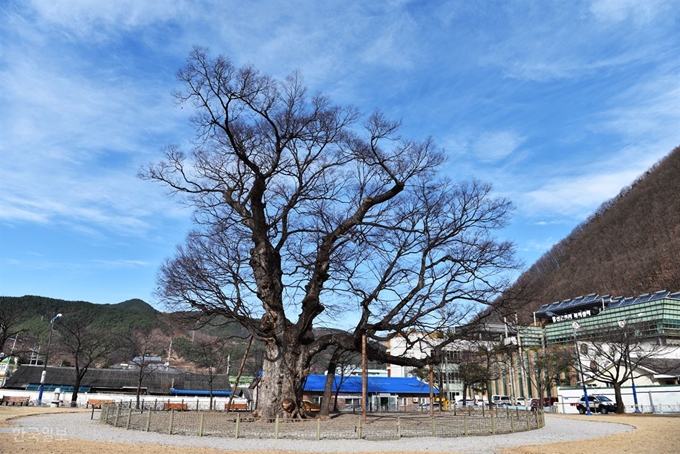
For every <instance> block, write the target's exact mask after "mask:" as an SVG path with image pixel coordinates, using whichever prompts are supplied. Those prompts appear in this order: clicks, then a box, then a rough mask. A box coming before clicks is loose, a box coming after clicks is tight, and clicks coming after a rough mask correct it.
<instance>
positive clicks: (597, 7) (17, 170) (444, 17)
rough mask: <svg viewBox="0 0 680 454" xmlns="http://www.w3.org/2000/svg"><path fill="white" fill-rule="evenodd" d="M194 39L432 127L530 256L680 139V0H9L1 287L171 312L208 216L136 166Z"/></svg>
mask: <svg viewBox="0 0 680 454" xmlns="http://www.w3.org/2000/svg"><path fill="white" fill-rule="evenodd" d="M194 45H199V46H204V47H208V48H209V49H210V51H211V53H212V54H213V55H215V54H218V53H222V54H224V55H226V56H227V57H229V58H230V59H232V60H233V61H234V62H235V63H236V64H239V65H240V64H245V63H252V64H254V65H255V66H256V67H258V68H259V69H261V70H262V71H264V72H267V73H270V74H272V75H274V76H277V77H282V76H285V75H287V74H289V73H290V72H291V71H293V70H300V72H301V73H302V74H303V76H304V77H305V79H306V81H307V83H308V85H309V86H310V87H311V88H312V89H313V90H321V91H323V92H325V93H326V94H328V95H329V96H330V97H331V98H333V99H334V101H335V102H337V103H340V104H354V105H356V106H358V107H359V108H360V109H361V110H362V111H363V112H365V113H370V112H371V111H373V110H374V109H375V108H380V109H381V110H383V111H384V112H385V113H386V114H387V115H388V116H389V117H392V118H400V119H402V121H403V124H404V129H403V133H404V135H406V136H410V137H412V138H418V139H422V138H425V137H427V136H432V137H433V138H434V139H435V141H436V142H437V143H438V144H439V145H441V146H442V147H444V148H445V149H446V150H448V153H449V157H450V159H449V163H448V164H447V167H446V172H448V174H449V175H450V176H452V177H453V178H456V179H469V178H472V177H476V178H479V179H482V180H486V181H490V182H493V184H494V187H495V190H496V193H497V194H499V195H504V196H506V197H508V198H510V199H511V200H512V201H513V202H514V204H515V206H516V210H515V212H514V214H513V218H512V224H511V225H510V226H509V227H508V228H507V229H506V230H504V231H503V232H500V235H501V236H502V237H504V238H507V239H511V240H513V241H515V242H516V244H517V250H518V255H519V258H521V259H522V260H524V262H525V263H526V264H527V265H530V264H531V263H533V262H534V261H535V260H536V259H537V258H538V257H540V256H541V254H543V253H544V252H545V251H546V250H548V249H549V248H550V247H551V246H552V245H553V244H554V243H555V242H557V241H559V240H560V239H561V238H563V237H564V236H565V235H567V234H568V233H569V232H570V231H571V229H572V228H573V227H574V226H575V225H577V224H578V223H580V222H581V221H583V220H584V219H585V218H586V217H587V216H588V215H589V214H590V213H592V212H593V211H594V210H595V209H596V208H597V207H598V206H599V205H600V204H601V203H602V202H604V201H605V200H607V199H609V198H611V197H613V196H614V195H616V194H617V193H618V192H619V191H620V190H621V188H623V187H624V186H626V185H628V184H630V183H631V182H632V181H633V180H634V179H635V178H637V177H638V176H640V175H641V174H642V173H643V172H644V171H645V170H646V169H647V168H649V167H650V166H651V165H652V164H654V163H655V162H656V161H658V160H659V159H660V158H662V157H663V156H664V155H666V154H667V153H669V152H670V151H671V150H672V149H673V148H674V147H676V146H678V145H680V1H656V0H645V1H638V0H618V1H615V0H593V1H548V0H546V1H521V0H518V1H463V0H460V1H448V2H445V1H441V2H439V1H397V0H395V1H371V2H369V1H348V0H345V1H323V2H320V1H314V0H310V1H306V0H300V1H295V0H290V1H286V2H278V1H258V2H243V1H225V0H215V1H191V2H189V1H187V2H180V1H160V0H158V1H153V0H148V1H143V0H129V1H127V0H117V1H104V0H100V1H97V0H89V1H86V0H44V1H30V0H0V295H5V296H21V295H25V294H31V295H43V296H49V297H53V298H62V299H67V300H86V301H91V302H95V303H117V302H121V301H124V300H127V299H130V298H142V299H144V300H146V301H148V302H150V303H152V304H154V305H156V306H157V307H160V305H159V304H158V302H157V301H156V300H155V298H154V296H153V290H154V288H155V277H156V273H157V269H158V266H159V264H160V262H161V261H162V260H163V259H164V258H167V257H169V256H171V255H172V254H173V251H174V248H175V245H176V244H178V243H180V242H181V241H182V240H183V238H184V235H185V233H186V232H187V230H188V229H189V227H190V222H189V217H190V213H189V212H188V211H187V209H185V208H184V207H183V206H181V205H180V204H179V203H178V201H177V200H173V199H170V198H168V197H167V196H166V195H165V194H164V192H163V188H161V187H160V186H158V185H155V184H153V183H151V182H146V181H142V180H140V179H138V178H137V177H136V174H137V171H138V169H139V167H140V165H142V164H145V163H147V162H149V161H153V160H157V159H158V158H159V157H160V152H159V150H160V149H161V147H163V146H164V145H168V144H180V145H184V146H185V148H188V147H189V146H190V145H189V144H190V140H191V138H192V136H193V132H192V130H191V127H190V125H189V124H188V122H187V117H188V115H189V114H190V112H188V109H184V110H182V109H179V108H177V107H176V106H175V105H174V103H173V98H172V96H171V92H172V91H173V90H174V89H177V88H179V85H178V83H177V82H176V80H175V77H174V75H175V73H176V71H177V70H178V69H179V68H180V67H181V66H182V65H183V63H184V60H185V58H186V56H187V55H188V53H189V51H190V50H191V48H192V46H194ZM594 291H596V290H594Z"/></svg>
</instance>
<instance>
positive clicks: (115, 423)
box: [113, 404, 123, 427]
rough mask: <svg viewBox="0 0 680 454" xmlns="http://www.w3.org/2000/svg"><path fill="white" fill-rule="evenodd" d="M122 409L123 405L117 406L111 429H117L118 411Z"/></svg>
mask: <svg viewBox="0 0 680 454" xmlns="http://www.w3.org/2000/svg"><path fill="white" fill-rule="evenodd" d="M121 408H123V405H122V404H121V405H119V406H118V410H117V411H116V419H114V420H113V427H118V418H120V409H121Z"/></svg>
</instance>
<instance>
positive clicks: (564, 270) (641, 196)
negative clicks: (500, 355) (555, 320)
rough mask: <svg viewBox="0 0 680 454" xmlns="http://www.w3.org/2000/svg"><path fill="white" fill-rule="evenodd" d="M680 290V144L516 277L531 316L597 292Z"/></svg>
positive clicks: (516, 290)
mask: <svg viewBox="0 0 680 454" xmlns="http://www.w3.org/2000/svg"><path fill="white" fill-rule="evenodd" d="M663 289H667V290H675V291H677V290H680V147H678V148H675V149H674V150H673V151H672V152H671V153H670V154H668V155H667V156H666V157H665V158H664V159H662V160H661V161H659V162H658V163H657V164H655V165H654V166H653V167H652V168H651V169H649V170H648V171H647V172H645V174H644V175H642V176H641V177H640V178H638V179H637V180H636V181H635V182H634V183H633V184H631V185H630V186H628V187H625V188H623V189H622V190H621V192H620V193H619V194H618V195H617V196H616V197H614V198H612V199H611V200H608V201H607V202H605V203H604V204H602V205H601V206H600V207H599V209H598V210H597V211H596V212H595V213H594V214H593V215H591V216H590V217H589V218H588V219H587V220H586V221H584V222H583V223H581V224H579V225H578V226H576V228H574V230H573V231H572V232H571V233H570V234H569V235H568V236H567V237H566V238H564V239H563V240H561V241H560V242H559V243H557V244H556V245H555V246H553V247H552V248H551V249H550V250H549V251H547V252H546V253H545V254H544V255H543V256H542V257H541V258H540V259H539V260H537V261H536V263H534V264H533V265H532V266H531V268H529V269H528V270H527V271H526V272H525V273H524V274H522V275H521V276H520V278H519V279H518V280H517V282H516V283H515V284H514V286H513V289H512V293H515V294H521V295H524V296H523V297H522V301H517V303H518V305H520V304H526V306H524V309H523V310H522V312H524V314H525V317H526V319H527V320H528V316H529V315H530V314H531V311H534V310H536V308H538V307H539V306H540V305H541V304H544V303H548V302H553V301H558V300H564V299H567V298H574V297H576V296H579V295H586V294H589V293H599V294H608V293H609V294H612V295H623V296H633V295H638V294H642V293H647V292H654V291H657V290H663Z"/></svg>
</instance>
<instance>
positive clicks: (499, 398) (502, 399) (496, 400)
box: [491, 394, 510, 405]
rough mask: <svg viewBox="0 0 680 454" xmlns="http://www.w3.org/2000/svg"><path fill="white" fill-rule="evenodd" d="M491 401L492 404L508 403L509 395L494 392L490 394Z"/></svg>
mask: <svg viewBox="0 0 680 454" xmlns="http://www.w3.org/2000/svg"><path fill="white" fill-rule="evenodd" d="M491 403H493V404H494V405H510V396H504V395H501V394H494V395H493V396H491Z"/></svg>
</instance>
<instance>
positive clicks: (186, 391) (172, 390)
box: [170, 388, 231, 397]
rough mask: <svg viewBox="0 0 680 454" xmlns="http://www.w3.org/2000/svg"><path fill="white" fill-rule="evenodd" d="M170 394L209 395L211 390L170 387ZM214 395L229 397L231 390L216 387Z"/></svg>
mask: <svg viewBox="0 0 680 454" xmlns="http://www.w3.org/2000/svg"><path fill="white" fill-rule="evenodd" d="M170 394H173V395H175V396H209V395H210V391H209V390H207V389H177V388H170ZM212 395H213V397H228V396H231V391H225V390H221V389H215V390H213V392H212Z"/></svg>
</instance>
